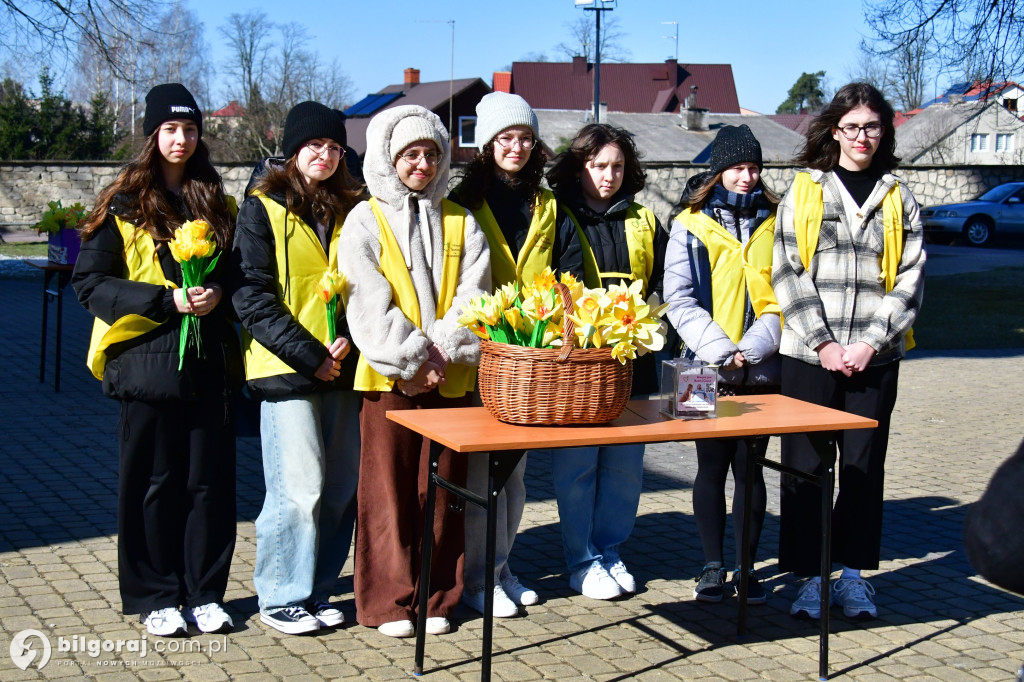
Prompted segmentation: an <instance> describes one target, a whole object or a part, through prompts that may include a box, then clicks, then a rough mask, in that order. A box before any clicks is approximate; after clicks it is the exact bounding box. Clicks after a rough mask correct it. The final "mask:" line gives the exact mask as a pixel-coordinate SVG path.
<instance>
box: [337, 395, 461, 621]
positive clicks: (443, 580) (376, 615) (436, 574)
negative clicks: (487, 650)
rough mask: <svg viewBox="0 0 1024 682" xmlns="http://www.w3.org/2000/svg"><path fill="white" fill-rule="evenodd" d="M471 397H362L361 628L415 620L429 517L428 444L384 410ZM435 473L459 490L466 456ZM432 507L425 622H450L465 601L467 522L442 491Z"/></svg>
mask: <svg viewBox="0 0 1024 682" xmlns="http://www.w3.org/2000/svg"><path fill="white" fill-rule="evenodd" d="M467 405H469V397H465V398H443V397H441V396H440V395H439V394H438V392H437V391H431V392H429V393H426V394H423V395H419V396H416V397H414V398H409V397H407V396H405V395H402V394H401V393H398V392H397V391H393V392H389V393H381V392H371V391H368V392H365V393H363V406H362V411H361V412H360V430H361V433H362V453H361V456H360V463H359V467H360V468H359V493H358V506H359V511H358V516H357V521H356V554H355V594H356V619H357V620H358V621H359V624H360V625H364V626H367V627H377V626H379V625H382V624H384V623H389V622H392V621H396V620H412V621H415V620H416V609H417V606H418V604H419V598H420V597H419V595H420V584H419V582H420V569H421V566H422V564H421V547H422V540H423V523H424V519H425V514H426V509H425V508H426V499H427V474H428V471H427V470H428V465H429V462H430V441H429V440H428V439H426V438H424V437H422V436H420V435H419V434H417V433H415V432H413V431H410V430H409V429H407V428H405V427H404V426H399V425H398V424H396V423H394V422H392V421H389V420H388V419H387V417H386V416H385V413H386V412H387V411H388V410H408V409H431V408H438V407H464V406H467ZM438 473H439V474H440V475H441V476H442V477H443V478H445V479H447V480H449V481H452V482H454V483H456V484H458V485H461V486H464V485H465V482H466V456H465V455H463V454H459V453H456V452H453V451H451V450H448V449H445V451H444V453H442V455H441V458H440V461H439V463H438ZM435 502H436V504H435V505H434V510H435V511H434V551H433V562H432V563H433V569H432V572H431V577H430V595H429V599H428V602H427V615H428V617H431V618H433V617H437V616H440V617H444V618H448V617H450V616H451V614H452V612H453V611H454V610H455V607H456V606H457V605H458V603H459V599H460V598H461V597H462V564H463V555H464V542H465V536H464V521H463V514H462V512H461V508H462V506H461V505H458V509H459V510H460V511H453V510H452V508H451V507H450V506H449V505H455V503H456V502H459V500H458V499H457V498H456V497H454V496H453V495H451V494H449V493H447V492H445V491H444V490H442V489H441V488H438V489H437V497H436V500H435Z"/></svg>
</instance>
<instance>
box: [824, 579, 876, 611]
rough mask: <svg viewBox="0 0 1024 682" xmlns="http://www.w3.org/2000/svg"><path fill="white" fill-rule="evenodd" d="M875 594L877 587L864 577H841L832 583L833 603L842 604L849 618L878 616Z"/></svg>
mask: <svg viewBox="0 0 1024 682" xmlns="http://www.w3.org/2000/svg"><path fill="white" fill-rule="evenodd" d="M874 594H875V588H874V587H872V586H871V583H869V582H868V581H867V580H864V579H863V578H840V579H839V580H837V581H835V582H834V583H832V603H833V604H835V605H836V606H842V607H843V615H844V616H846V617H847V618H877V617H878V609H876V608H875V601H874V600H873V599H872V598H871V597H872V596H874Z"/></svg>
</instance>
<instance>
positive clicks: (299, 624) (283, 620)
mask: <svg viewBox="0 0 1024 682" xmlns="http://www.w3.org/2000/svg"><path fill="white" fill-rule="evenodd" d="M260 620H262V621H263V622H264V623H266V624H267V625H269V626H270V627H272V628H274V629H275V630H277V631H279V632H283V633H285V634H286V635H301V634H304V633H306V632H313V631H315V630H319V629H320V621H319V620H317V618H316V616H314V615H312V614H311V613H310V612H309V611H307V610H306V609H305V608H304V607H302V606H288V607H286V608H283V609H281V610H280V611H275V612H274V613H261V614H260Z"/></svg>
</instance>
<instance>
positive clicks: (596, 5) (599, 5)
mask: <svg viewBox="0 0 1024 682" xmlns="http://www.w3.org/2000/svg"><path fill="white" fill-rule="evenodd" d="M575 3H576V6H577V7H582V8H583V9H584V10H587V11H591V12H593V13H594V29H595V30H594V123H600V122H601V12H609V11H611V10H613V9H615V4H616V0H575Z"/></svg>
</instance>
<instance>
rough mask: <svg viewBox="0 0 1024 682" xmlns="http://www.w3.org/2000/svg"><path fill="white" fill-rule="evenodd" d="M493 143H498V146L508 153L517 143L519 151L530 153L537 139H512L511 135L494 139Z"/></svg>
mask: <svg viewBox="0 0 1024 682" xmlns="http://www.w3.org/2000/svg"><path fill="white" fill-rule="evenodd" d="M494 141H495V142H497V143H498V146H499V147H501V148H502V149H504V150H505V151H508V150H509V149H512V147H513V146H515V144H516V143H517V142H518V143H519V148H520V149H525V150H526V151H530V150H531V149H533V148H534V146H536V144H537V138H535V137H512V136H511V135H502V136H500V137H496V138H494Z"/></svg>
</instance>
